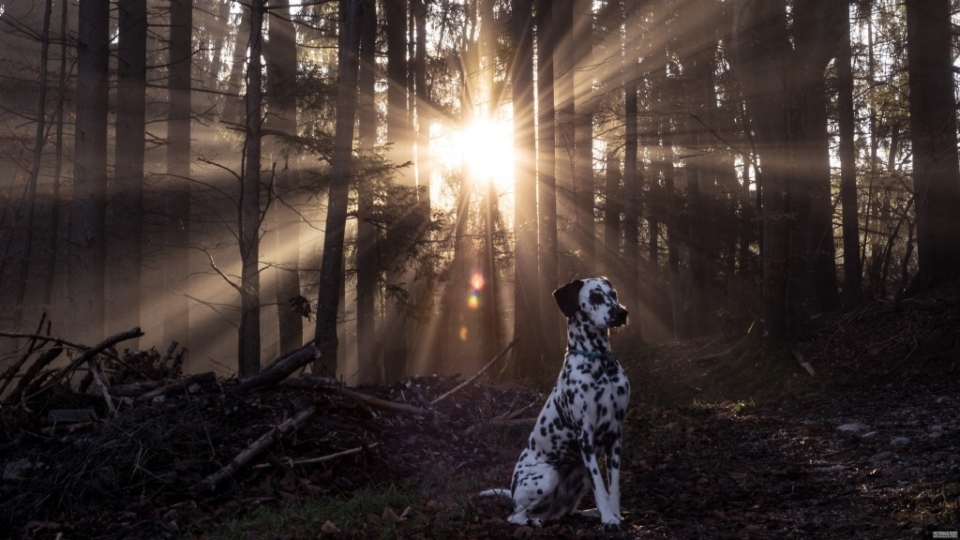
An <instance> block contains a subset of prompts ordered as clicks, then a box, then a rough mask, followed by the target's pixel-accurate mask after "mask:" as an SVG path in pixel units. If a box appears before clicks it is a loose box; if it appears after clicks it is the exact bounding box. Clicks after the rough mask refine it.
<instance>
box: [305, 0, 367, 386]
mask: <svg viewBox="0 0 960 540" xmlns="http://www.w3.org/2000/svg"><path fill="white" fill-rule="evenodd" d="M340 7H341V10H343V11H342V17H341V19H342V20H343V21H344V25H343V29H344V30H343V31H344V35H343V39H342V40H341V47H340V51H339V54H338V58H339V66H338V68H337V69H338V72H339V77H340V80H339V81H338V83H337V127H336V133H335V138H334V148H333V158H332V160H331V164H330V166H331V182H330V195H329V203H328V204H327V219H326V229H325V230H324V235H323V261H322V262H321V264H320V292H319V297H318V300H317V333H316V336H315V338H314V340H315V342H316V344H317V349H318V351H319V354H320V359H319V361H318V362H315V363H314V373H317V374H319V373H320V372H322V371H324V370H326V371H327V372H328V373H330V374H335V373H336V368H337V366H336V359H337V346H338V340H337V309H338V307H339V305H338V302H339V290H340V282H341V281H343V239H344V232H345V229H346V224H347V203H348V199H349V196H350V179H351V177H352V176H353V126H354V122H355V120H356V116H357V87H358V71H359V69H360V65H359V54H360V20H361V15H360V0H344V1H343V2H342V3H341V4H340ZM318 363H319V365H318Z"/></svg>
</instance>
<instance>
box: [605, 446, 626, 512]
mask: <svg viewBox="0 0 960 540" xmlns="http://www.w3.org/2000/svg"><path fill="white" fill-rule="evenodd" d="M607 471H608V473H609V475H610V483H609V487H610V509H611V510H613V515H615V516H617V519H619V520H621V521H622V520H623V514H621V513H620V437H617V438H616V439H615V440H614V441H613V444H612V445H611V446H610V455H609V456H607Z"/></svg>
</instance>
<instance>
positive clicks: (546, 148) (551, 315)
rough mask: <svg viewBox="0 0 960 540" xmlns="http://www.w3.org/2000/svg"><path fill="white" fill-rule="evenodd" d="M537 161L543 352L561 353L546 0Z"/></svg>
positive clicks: (551, 23)
mask: <svg viewBox="0 0 960 540" xmlns="http://www.w3.org/2000/svg"><path fill="white" fill-rule="evenodd" d="M536 24H537V51H538V54H537V73H538V75H537V104H538V116H539V118H538V122H537V138H538V141H539V142H538V147H537V162H538V169H539V177H538V181H539V204H538V206H537V214H538V221H539V231H538V242H539V247H540V253H539V256H540V280H539V283H540V285H541V286H540V290H539V292H538V295H539V297H540V314H541V316H542V317H543V321H542V323H541V325H542V327H543V339H544V345H545V346H546V347H547V350H546V351H544V354H546V355H547V357H548V358H553V357H556V356H559V355H560V354H561V350H562V346H563V344H564V336H565V333H564V328H563V322H564V321H563V320H562V318H561V315H560V313H559V312H558V311H557V309H556V308H555V307H554V302H553V295H552V293H553V290H554V289H556V288H557V287H558V286H559V285H560V282H559V278H558V268H557V178H556V165H557V156H556V146H557V144H556V143H557V129H556V106H555V105H554V87H553V85H554V76H553V62H554V60H553V59H554V54H555V53H556V49H557V19H556V17H554V16H553V6H552V2H551V1H550V0H540V1H539V4H538V6H537V20H536Z"/></svg>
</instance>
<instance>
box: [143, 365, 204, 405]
mask: <svg viewBox="0 0 960 540" xmlns="http://www.w3.org/2000/svg"><path fill="white" fill-rule="evenodd" d="M216 380H217V374H216V373H214V372H212V371H208V372H206V373H198V374H196V375H191V376H189V377H187V378H184V379H180V380H178V381H174V382H172V383H170V384H167V385H165V386H161V387H160V388H157V389H155V390H151V391H149V392H147V393H146V394H143V395H141V396H140V397H138V398H137V401H150V400H151V399H153V398H155V397H159V396H168V395H170V394H175V393H177V392H185V391H186V390H187V389H188V388H190V387H191V386H193V385H195V384H209V383H212V382H214V381H216Z"/></svg>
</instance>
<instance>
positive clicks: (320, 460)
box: [287, 442, 380, 465]
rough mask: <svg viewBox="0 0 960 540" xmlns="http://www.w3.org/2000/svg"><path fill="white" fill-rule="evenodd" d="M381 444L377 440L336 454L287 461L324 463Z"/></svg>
mask: <svg viewBox="0 0 960 540" xmlns="http://www.w3.org/2000/svg"><path fill="white" fill-rule="evenodd" d="M379 444H380V443H378V442H375V443H373V444H370V445H367V446H359V447H357V448H351V449H349V450H344V451H343V452H337V453H336V454H330V455H327V456H321V457H317V458H309V459H298V460H295V461H294V460H291V461H288V462H287V463H288V464H290V465H310V464H312V463H323V462H324V461H333V460H334V459H338V458H342V457H345V456H350V455H353V454H359V453H360V452H363V450H364V449H367V450H369V449H371V448H375V447H377V446H378V445H379Z"/></svg>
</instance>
